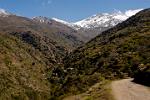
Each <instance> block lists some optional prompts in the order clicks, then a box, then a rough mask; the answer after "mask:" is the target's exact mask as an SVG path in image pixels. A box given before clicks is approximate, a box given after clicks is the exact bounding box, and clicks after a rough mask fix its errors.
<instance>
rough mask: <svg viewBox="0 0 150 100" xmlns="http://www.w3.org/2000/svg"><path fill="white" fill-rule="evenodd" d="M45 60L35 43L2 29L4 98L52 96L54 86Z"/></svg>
mask: <svg viewBox="0 0 150 100" xmlns="http://www.w3.org/2000/svg"><path fill="white" fill-rule="evenodd" d="M45 60H46V58H44V56H43V54H42V53H41V52H40V51H39V50H36V49H34V48H33V47H32V45H29V44H27V43H25V42H23V41H22V40H20V39H18V38H16V37H14V36H12V35H9V34H7V33H0V99H1V100H16V99H17V100H31V99H32V100H33V99H34V100H44V99H46V100H47V99H49V98H50V92H51V90H50V83H49V82H48V80H47V78H46V69H47V65H46V63H45V62H46V61H45Z"/></svg>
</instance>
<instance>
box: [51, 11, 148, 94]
mask: <svg viewBox="0 0 150 100" xmlns="http://www.w3.org/2000/svg"><path fill="white" fill-rule="evenodd" d="M149 40H150V9H146V10H144V11H142V12H140V13H138V14H137V15H135V16H133V17H131V18H130V19H128V20H127V21H125V22H123V23H121V24H119V25H117V26H116V27H114V28H112V29H110V30H107V31H105V32H103V33H102V34H101V35H99V36H98V37H96V38H94V39H93V40H91V41H90V42H89V43H87V44H86V45H85V46H83V47H80V48H78V49H77V50H75V51H74V52H73V53H71V54H70V55H69V56H67V57H66V58H65V59H64V64H65V65H64V69H63V70H64V72H63V71H62V70H61V69H60V68H58V69H57V71H54V73H57V74H58V76H59V74H60V73H61V74H60V78H59V79H56V78H55V77H56V76H54V77H52V78H51V80H52V81H54V80H55V79H56V80H57V81H58V80H59V82H60V83H61V84H62V85H60V87H59V88H60V90H62V91H60V93H58V92H57V93H56V95H62V94H64V93H69V94H76V93H81V92H83V91H86V90H87V89H88V88H89V87H90V86H92V85H93V84H95V83H97V82H100V81H103V79H104V80H105V79H116V78H123V77H127V76H130V77H132V76H133V75H134V73H136V72H137V71H138V66H139V65H141V64H143V65H147V64H149V63H150V52H149V51H150V42H149ZM62 73H64V74H62ZM63 76H64V77H63Z"/></svg>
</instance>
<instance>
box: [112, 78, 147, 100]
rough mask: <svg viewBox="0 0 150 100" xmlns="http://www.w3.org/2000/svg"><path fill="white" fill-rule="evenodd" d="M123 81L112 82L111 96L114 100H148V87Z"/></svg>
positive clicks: (130, 80) (129, 80)
mask: <svg viewBox="0 0 150 100" xmlns="http://www.w3.org/2000/svg"><path fill="white" fill-rule="evenodd" d="M132 80H133V79H123V80H119V81H114V82H112V84H111V85H112V94H113V95H114V98H115V99H116V100H150V89H148V87H146V86H143V85H139V84H136V83H134V82H132Z"/></svg>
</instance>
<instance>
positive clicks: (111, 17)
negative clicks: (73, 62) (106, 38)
mask: <svg viewBox="0 0 150 100" xmlns="http://www.w3.org/2000/svg"><path fill="white" fill-rule="evenodd" d="M141 10H142V9H136V10H127V11H125V12H121V11H115V12H113V13H102V14H96V15H93V16H91V17H89V18H86V19H83V20H81V21H78V22H74V23H70V22H66V21H63V20H61V19H57V18H51V19H49V18H46V17H41V16H40V17H34V18H33V19H36V20H39V22H41V23H47V22H49V21H50V20H55V21H57V22H60V23H62V24H64V25H67V26H68V27H71V28H73V29H75V30H77V31H79V32H80V33H82V35H83V37H84V38H86V41H89V40H90V39H91V38H94V37H95V36H97V35H98V34H100V33H101V32H103V31H105V30H107V29H109V28H111V27H113V26H115V25H117V24H118V23H121V22H122V21H124V20H126V19H127V18H129V17H131V16H133V15H135V14H136V13H137V12H139V11H141Z"/></svg>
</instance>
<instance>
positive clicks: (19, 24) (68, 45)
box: [0, 15, 83, 62]
mask: <svg viewBox="0 0 150 100" xmlns="http://www.w3.org/2000/svg"><path fill="white" fill-rule="evenodd" d="M0 26H1V27H0V32H5V33H9V34H10V35H13V36H16V37H18V38H20V39H22V40H23V41H25V42H26V43H28V44H32V45H33V47H35V48H36V49H39V50H40V51H41V52H42V53H43V54H45V57H46V58H48V59H49V60H51V61H53V62H57V61H58V62H60V60H61V58H62V57H63V56H64V55H66V54H67V53H68V52H71V51H72V50H73V49H75V48H76V47H78V46H79V45H81V44H82V43H83V42H82V40H80V39H79V38H78V37H77V36H75V34H78V33H77V32H76V31H75V30H73V29H71V28H69V27H68V26H65V25H64V24H61V23H58V22H56V21H53V20H52V21H51V23H40V22H38V21H35V20H32V19H29V18H25V17H21V16H16V15H8V16H6V17H2V16H1V17H0Z"/></svg>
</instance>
